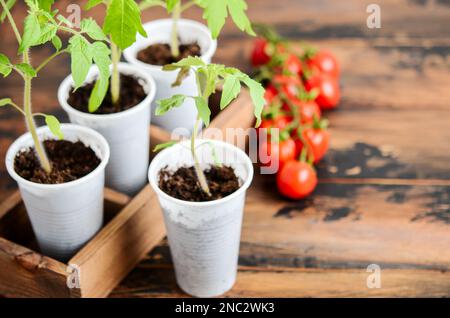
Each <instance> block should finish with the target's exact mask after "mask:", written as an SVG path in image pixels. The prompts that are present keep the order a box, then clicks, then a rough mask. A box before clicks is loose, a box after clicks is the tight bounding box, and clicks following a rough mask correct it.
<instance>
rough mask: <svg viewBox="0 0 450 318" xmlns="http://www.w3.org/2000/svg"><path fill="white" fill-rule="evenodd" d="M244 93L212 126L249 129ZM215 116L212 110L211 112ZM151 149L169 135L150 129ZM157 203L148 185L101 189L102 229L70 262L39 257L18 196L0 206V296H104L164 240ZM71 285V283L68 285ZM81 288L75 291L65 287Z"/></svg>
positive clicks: (249, 114) (249, 107)
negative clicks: (135, 190)
mask: <svg viewBox="0 0 450 318" xmlns="http://www.w3.org/2000/svg"><path fill="white" fill-rule="evenodd" d="M249 101H250V100H249V95H248V92H247V91H245V90H244V91H242V93H241V94H240V96H239V98H238V99H237V100H236V101H235V102H234V103H233V104H232V105H230V106H229V108H227V109H226V110H225V111H223V112H221V114H220V116H217V117H215V118H214V119H213V120H212V122H211V125H210V127H211V128H219V129H221V130H223V131H224V129H225V128H226V127H242V128H247V127H249V126H250V125H251V124H252V122H253V115H252V105H251V103H250V102H249ZM213 113H214V110H213ZM150 136H151V144H152V147H153V146H154V145H155V144H158V143H161V142H165V141H168V140H169V138H170V135H169V133H168V132H166V131H164V130H163V129H161V128H158V127H154V126H151V127H150ZM165 233H166V232H165V227H164V221H163V217H162V213H161V211H160V207H159V203H158V199H157V197H156V194H155V193H154V192H153V190H152V189H151V187H150V186H149V185H147V186H145V187H144V188H143V189H142V190H141V192H140V193H139V194H138V195H137V196H136V197H134V198H133V199H130V198H129V197H128V196H126V195H123V194H120V193H117V192H115V191H113V190H108V189H107V190H105V226H104V227H103V228H102V229H101V230H100V232H99V233H98V234H97V235H96V236H95V237H94V238H93V239H92V240H91V241H90V242H89V243H88V244H87V245H86V246H84V247H83V248H82V249H81V250H80V251H79V252H78V253H77V254H76V255H75V256H74V257H73V258H72V259H71V260H69V262H67V263H62V262H59V261H57V260H55V259H52V258H50V257H47V256H45V255H42V254H40V253H39V252H37V250H38V248H37V244H36V240H35V238H34V234H33V231H32V228H31V224H30V221H29V219H28V216H27V213H26V210H25V207H24V205H23V202H22V200H21V197H20V193H19V192H18V191H17V192H15V193H14V194H13V195H11V196H10V197H9V198H8V199H7V200H5V201H4V202H3V203H1V204H0V295H2V296H6V297H105V296H107V295H108V294H109V293H110V292H111V291H112V289H113V288H114V287H115V286H116V285H117V284H118V283H119V282H120V281H121V280H122V279H123V278H124V277H125V276H126V275H127V274H128V272H130V271H131V270H132V269H133V268H134V266H135V265H136V264H137V263H138V262H139V261H140V260H141V259H142V258H143V257H144V256H145V255H146V254H147V253H148V252H149V251H150V250H151V249H153V247H155V246H156V245H157V244H158V243H160V242H161V240H162V239H163V238H164V237H165ZM68 281H70V282H71V284H68V283H67V282H68ZM77 282H78V283H79V284H78V285H79V288H69V287H68V286H69V285H72V286H73V285H76V283H77Z"/></svg>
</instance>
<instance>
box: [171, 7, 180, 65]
mask: <svg viewBox="0 0 450 318" xmlns="http://www.w3.org/2000/svg"><path fill="white" fill-rule="evenodd" d="M180 17H181V1H179V2H178V3H177V4H176V5H175V7H174V8H173V12H172V21H173V23H172V34H171V43H170V51H171V53H172V56H173V57H175V58H177V57H178V56H179V55H180V48H179V45H180V44H179V43H178V20H179V19H180Z"/></svg>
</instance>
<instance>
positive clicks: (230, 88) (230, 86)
mask: <svg viewBox="0 0 450 318" xmlns="http://www.w3.org/2000/svg"><path fill="white" fill-rule="evenodd" d="M240 91H241V82H240V81H239V79H238V78H237V77H236V76H233V75H230V76H227V77H226V78H225V83H224V84H223V89H222V98H221V99H220V109H224V108H225V107H227V106H228V105H229V104H230V103H231V102H232V101H233V100H234V99H235V98H236V97H237V96H238V94H239V93H240Z"/></svg>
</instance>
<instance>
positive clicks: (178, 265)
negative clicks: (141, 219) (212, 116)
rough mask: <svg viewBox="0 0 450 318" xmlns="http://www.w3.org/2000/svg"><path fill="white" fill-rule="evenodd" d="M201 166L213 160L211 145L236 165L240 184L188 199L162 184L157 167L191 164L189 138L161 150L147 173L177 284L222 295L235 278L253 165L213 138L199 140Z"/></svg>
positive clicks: (201, 294)
mask: <svg viewBox="0 0 450 318" xmlns="http://www.w3.org/2000/svg"><path fill="white" fill-rule="evenodd" d="M196 145H197V155H198V157H199V158H201V159H200V161H201V166H202V168H203V169H205V168H207V167H208V166H210V165H211V164H213V163H214V162H215V161H214V158H213V155H212V151H211V146H212V147H214V150H215V153H216V156H217V157H218V158H219V160H220V161H221V163H223V164H225V165H228V166H231V167H233V168H234V169H235V173H236V175H237V176H238V177H239V178H240V179H241V180H242V185H241V187H240V188H239V190H237V191H236V192H234V193H232V194H230V195H229V196H227V197H225V198H222V199H220V200H215V201H209V202H188V201H183V200H179V199H176V198H173V197H171V196H169V195H168V194H166V193H165V192H163V191H162V190H161V189H160V188H159V187H158V180H159V172H160V170H161V169H162V168H165V167H166V166H168V168H169V169H170V170H176V169H177V168H179V167H181V166H192V165H193V160H192V156H191V153H190V150H189V148H188V146H189V141H184V142H182V143H180V144H177V145H175V146H172V147H170V148H167V149H165V150H163V151H161V152H160V153H159V154H158V155H157V156H156V157H155V158H154V159H153V160H152V162H151V164H150V169H149V174H148V178H149V181H150V185H151V186H152V188H153V190H154V191H155V192H156V193H157V196H158V199H159V203H160V205H161V208H162V211H163V214H164V220H165V225H166V228H167V236H168V239H169V246H170V252H171V255H172V260H173V262H174V265H175V274H176V279H177V283H178V285H179V286H180V287H181V289H182V290H184V291H185V292H186V293H188V294H190V295H193V296H196V297H214V296H218V295H222V294H223V293H225V292H227V291H228V290H230V289H231V288H232V286H233V285H234V283H235V281H236V274H237V265H238V256H239V243H240V236H241V227H242V217H243V211H244V203H245V194H246V190H247V188H248V187H249V186H250V183H251V181H252V179H253V165H252V162H251V160H250V158H249V157H248V156H247V155H246V154H245V152H243V151H242V150H241V149H239V148H237V147H235V146H233V145H231V144H228V143H225V142H222V141H213V140H198V141H197V143H196Z"/></svg>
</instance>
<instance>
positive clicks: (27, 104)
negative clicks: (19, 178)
mask: <svg viewBox="0 0 450 318" xmlns="http://www.w3.org/2000/svg"><path fill="white" fill-rule="evenodd" d="M0 3H1V5H2V7H3V10H4V12H5V13H6V16H7V17H8V21H9V23H10V24H11V27H12V29H13V31H14V35H15V37H16V39H17V42H18V44H19V45H20V43H21V42H22V37H21V36H20V33H19V30H18V29H17V25H16V23H15V21H14V18H13V17H12V15H11V12H10V11H9V9H8V6H7V5H6V3H5V1H4V0H0ZM23 62H24V63H27V64H29V63H30V56H29V53H28V50H25V51H24V52H23ZM23 78H24V94H23V107H24V109H23V111H22V113H24V115H25V121H26V124H27V128H28V131H29V132H30V134H31V138H33V142H34V149H36V153H37V156H38V158H39V162H40V163H41V166H42V168H43V169H44V170H45V172H47V173H50V172H51V171H52V166H51V164H50V161H49V160H48V157H47V154H46V153H45V150H44V148H43V146H42V144H41V142H40V140H39V137H38V134H37V131H36V123H35V122H34V118H33V113H32V111H31V77H29V76H27V75H24V76H23ZM16 108H18V107H16Z"/></svg>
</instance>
